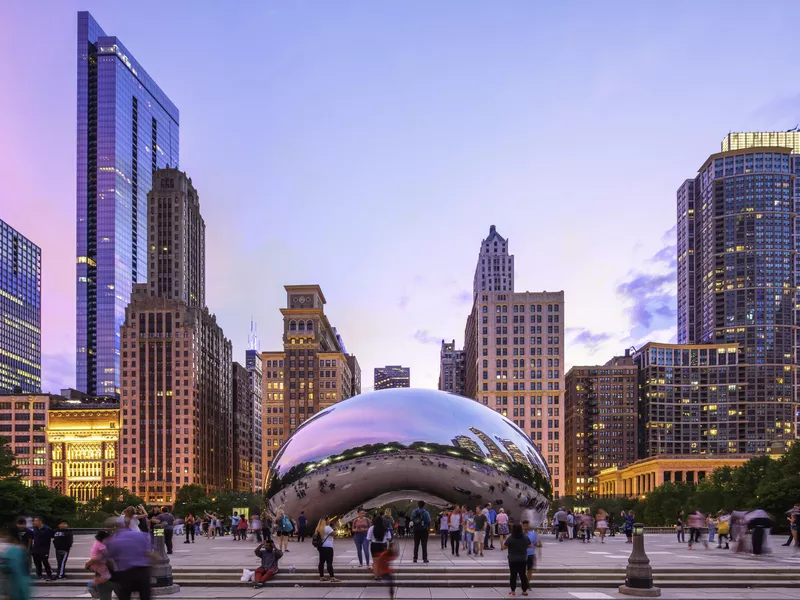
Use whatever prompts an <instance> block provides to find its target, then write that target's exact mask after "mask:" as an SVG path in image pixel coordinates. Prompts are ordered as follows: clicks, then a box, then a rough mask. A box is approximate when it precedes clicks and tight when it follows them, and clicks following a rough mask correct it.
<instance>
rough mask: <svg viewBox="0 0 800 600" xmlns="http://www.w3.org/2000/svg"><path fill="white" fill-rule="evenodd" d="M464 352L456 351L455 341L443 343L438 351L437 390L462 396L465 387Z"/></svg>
mask: <svg viewBox="0 0 800 600" xmlns="http://www.w3.org/2000/svg"><path fill="white" fill-rule="evenodd" d="M466 358H467V357H466V352H465V351H464V350H457V349H456V341H455V340H453V341H452V342H445V341H444V340H442V348H441V350H440V351H439V389H440V390H443V391H445V392H450V393H453V394H458V395H459V396H463V395H464V394H465V388H466V385H467V381H466V377H467V373H466Z"/></svg>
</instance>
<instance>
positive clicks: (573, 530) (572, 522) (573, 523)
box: [567, 510, 578, 540]
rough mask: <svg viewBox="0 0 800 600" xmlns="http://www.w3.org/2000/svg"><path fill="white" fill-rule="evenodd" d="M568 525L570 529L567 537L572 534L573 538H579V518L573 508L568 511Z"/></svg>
mask: <svg viewBox="0 0 800 600" xmlns="http://www.w3.org/2000/svg"><path fill="white" fill-rule="evenodd" d="M567 527H568V529H569V533H568V535H567V537H568V538H569V537H570V536H572V539H573V540H576V539H578V520H577V519H576V518H575V514H573V512H572V511H571V510H568V511H567Z"/></svg>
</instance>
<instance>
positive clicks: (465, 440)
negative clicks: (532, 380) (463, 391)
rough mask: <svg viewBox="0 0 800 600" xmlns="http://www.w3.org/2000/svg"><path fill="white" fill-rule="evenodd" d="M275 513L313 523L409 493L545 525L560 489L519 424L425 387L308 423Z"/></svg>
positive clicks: (296, 439)
mask: <svg viewBox="0 0 800 600" xmlns="http://www.w3.org/2000/svg"><path fill="white" fill-rule="evenodd" d="M265 489H266V495H267V500H268V502H269V506H270V509H271V510H273V511H275V510H277V509H278V508H283V509H284V510H285V511H286V512H287V513H288V514H290V515H293V516H294V515H297V514H299V513H300V511H305V512H306V515H307V516H308V517H309V518H310V519H311V520H312V522H313V520H314V519H316V518H318V517H319V516H321V515H324V514H327V515H329V516H331V517H333V516H342V515H345V514H346V513H348V512H350V511H352V510H354V509H356V508H358V507H359V506H362V505H365V504H368V503H370V501H374V499H376V498H378V497H380V496H383V495H386V494H390V493H395V494H394V495H396V493H397V492H398V491H400V490H405V491H408V494H409V495H408V497H409V498H410V499H414V493H415V491H416V492H419V494H418V495H419V497H420V498H423V499H424V495H430V496H431V497H435V498H439V499H441V500H442V501H443V503H445V504H447V503H449V504H467V505H468V506H469V507H470V508H475V506H477V505H478V504H480V505H483V504H485V503H487V502H491V503H492V504H494V505H495V506H496V507H503V508H505V509H506V511H507V512H508V513H509V514H511V515H512V516H513V517H514V518H517V519H519V518H522V513H523V511H524V512H525V518H528V519H529V520H531V521H535V522H536V523H537V524H538V523H539V522H541V520H542V518H543V516H544V514H545V513H546V511H547V509H548V507H549V500H550V498H551V495H552V488H551V484H550V475H549V472H548V469H547V466H546V463H545V461H544V459H543V458H542V456H541V454H540V453H539V451H538V449H537V448H536V447H535V446H534V444H533V443H532V442H531V441H530V439H529V438H528V437H527V436H526V435H525V433H524V432H523V431H522V430H521V429H520V428H518V427H517V426H516V425H514V423H512V422H511V421H509V420H508V419H506V418H505V417H503V416H502V415H500V414H498V413H496V412H495V411H493V410H491V409H489V408H487V407H485V406H483V405H481V404H479V403H477V402H475V401H473V400H470V399H468V398H464V397H461V396H456V395H453V394H448V393H445V392H440V391H437V390H422V389H413V388H411V389H393V390H382V391H378V392H372V393H368V394H362V395H360V396H355V397H353V398H350V399H348V400H345V401H343V402H340V403H338V404H336V405H334V406H331V407H329V408H328V409H326V410H324V411H323V412H321V413H319V414H318V415H316V416H315V417H314V418H312V419H310V420H309V421H307V422H306V423H304V424H303V425H302V426H301V427H299V428H298V429H297V431H295V433H294V434H293V435H292V436H291V437H290V438H289V440H287V442H286V444H285V445H284V446H283V448H282V449H281V450H280V452H279V453H278V455H277V456H276V457H275V459H274V460H273V463H272V467H271V469H270V471H269V474H268V476H267V480H266V483H265Z"/></svg>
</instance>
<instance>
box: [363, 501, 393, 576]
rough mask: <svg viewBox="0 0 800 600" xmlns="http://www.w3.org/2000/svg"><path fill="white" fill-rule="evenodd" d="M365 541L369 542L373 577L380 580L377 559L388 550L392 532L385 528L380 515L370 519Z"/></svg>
mask: <svg viewBox="0 0 800 600" xmlns="http://www.w3.org/2000/svg"><path fill="white" fill-rule="evenodd" d="M367 541H368V542H369V551H370V553H371V554H372V566H373V568H374V572H373V575H374V576H375V579H376V580H378V579H380V578H381V575H380V573H379V572H378V565H379V562H380V561H379V560H378V557H379V556H380V555H381V554H383V553H384V552H386V550H388V548H389V542H391V541H392V532H391V530H390V529H389V528H388V527H387V526H386V519H385V518H384V517H383V516H382V515H379V514H378V515H375V518H374V519H372V527H370V528H369V529H368V530H367Z"/></svg>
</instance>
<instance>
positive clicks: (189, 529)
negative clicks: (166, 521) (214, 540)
mask: <svg viewBox="0 0 800 600" xmlns="http://www.w3.org/2000/svg"><path fill="white" fill-rule="evenodd" d="M183 529H184V532H185V533H186V541H185V542H183V543H184V544H188V543H189V537H191V538H192V544H194V516H193V515H192V513H189V514H188V515H186V518H185V519H184V520H183Z"/></svg>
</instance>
